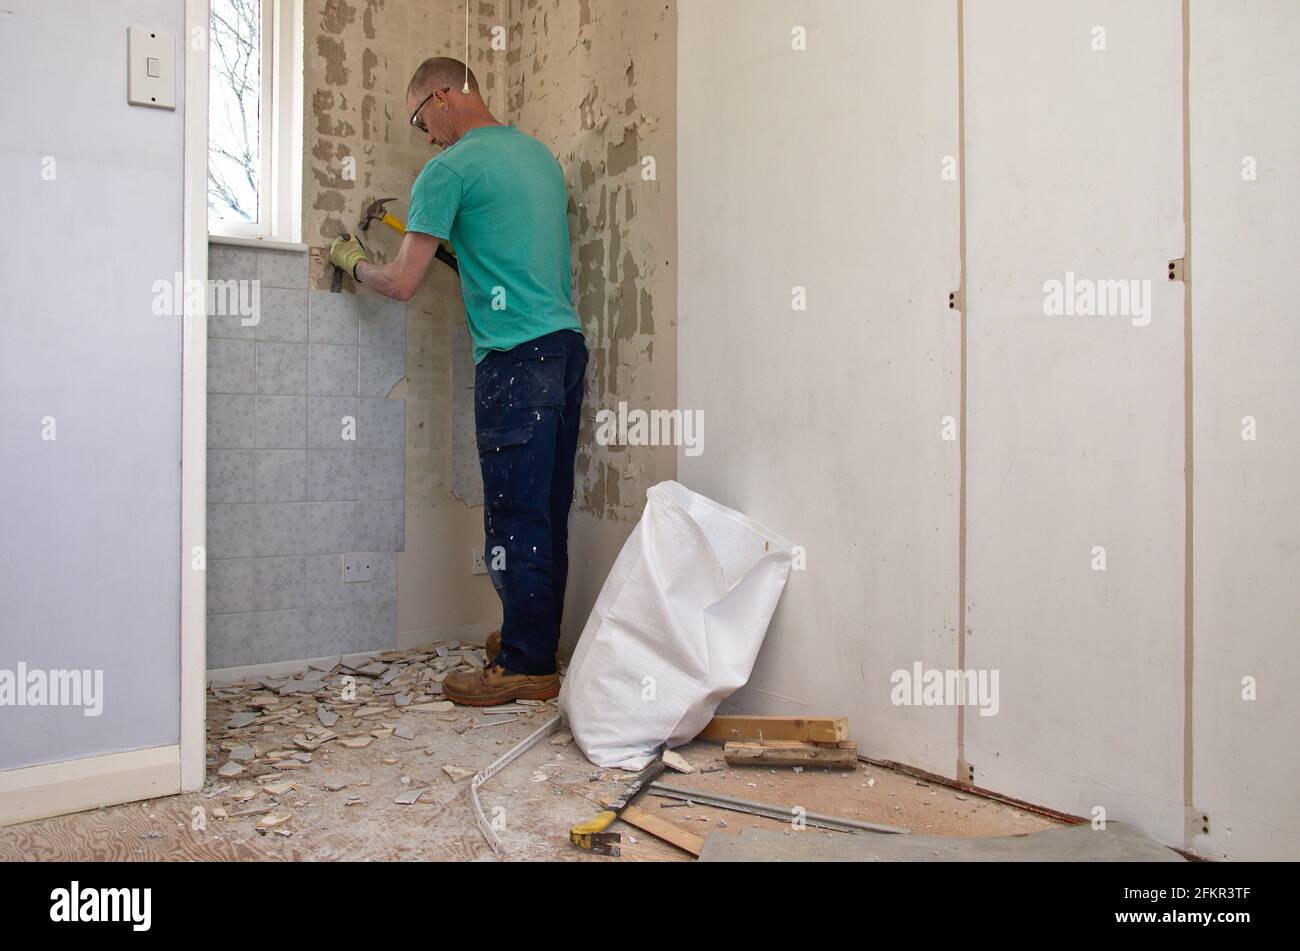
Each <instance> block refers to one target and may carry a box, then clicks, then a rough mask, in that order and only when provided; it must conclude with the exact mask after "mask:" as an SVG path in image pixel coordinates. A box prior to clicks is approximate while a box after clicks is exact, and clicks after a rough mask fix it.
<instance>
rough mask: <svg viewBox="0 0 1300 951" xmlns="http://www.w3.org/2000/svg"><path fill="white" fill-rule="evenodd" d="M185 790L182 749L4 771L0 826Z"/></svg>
mask: <svg viewBox="0 0 1300 951" xmlns="http://www.w3.org/2000/svg"><path fill="white" fill-rule="evenodd" d="M180 790H181V748H180V746H155V747H150V748H149V749H143V750H131V751H129V752H126V753H106V754H104V755H102V756H87V757H85V758H84V759H74V760H67V761H65V762H62V763H44V764H42V765H40V766H23V767H20V768H18V769H8V770H4V771H3V772H0V826H7V825H13V824H15V823H18V822H30V821H31V820H33V819H45V818H48V817H50V816H61V815H64V814H66V813H69V812H82V811H83V810H86V809H98V808H99V807H100V806H112V805H116V804H118V803H122V802H135V801H136V800H139V799H153V798H155V797H157V796H172V795H175V794H176V793H178V792H180Z"/></svg>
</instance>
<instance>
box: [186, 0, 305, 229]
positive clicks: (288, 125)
mask: <svg viewBox="0 0 1300 951" xmlns="http://www.w3.org/2000/svg"><path fill="white" fill-rule="evenodd" d="M261 12H262V23H261V29H262V82H261V88H260V93H261V103H260V107H259V113H258V115H259V119H260V123H259V132H258V135H259V141H258V151H259V157H260V159H261V163H260V164H261V168H260V170H259V173H260V178H259V181H258V190H257V205H258V207H257V221H236V220H234V219H228V218H212V217H211V215H209V218H208V237H209V238H211V239H213V240H215V241H218V242H219V241H221V240H223V239H225V240H228V241H230V242H231V243H240V244H247V243H251V244H266V245H277V244H278V245H294V246H296V245H298V244H299V243H300V242H301V241H302V141H303V135H302V110H303V54H302V46H303V5H302V0H262V11H261ZM268 60H269V64H270V68H269V70H268V68H267V66H268ZM268 80H269V81H268Z"/></svg>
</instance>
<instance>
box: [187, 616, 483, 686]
mask: <svg viewBox="0 0 1300 951" xmlns="http://www.w3.org/2000/svg"><path fill="white" fill-rule="evenodd" d="M496 629H497V625H495V624H462V625H459V626H458V627H443V628H437V629H436V630H432V631H412V632H409V633H405V634H398V635H397V646H396V647H395V648H381V649H378V650H372V651H362V652H360V653H356V654H344V655H343V662H344V663H345V664H347V665H348V666H349V667H360V666H363V665H365V664H367V663H369V661H370V658H372V657H377V656H379V655H380V654H382V653H384V651H385V650H416V649H418V648H422V647H428V646H430V645H431V644H435V643H437V642H438V641H463V642H465V643H467V644H482V643H483V642H484V641H485V640H487V636H488V633H489V632H491V631H494V630H496ZM338 658H339V655H338V654H331V655H329V656H327V657H303V658H300V659H298V660H277V661H271V662H269V663H266V664H249V665H247V666H244V667H218V668H214V669H212V670H209V671H208V683H209V684H210V685H213V686H223V685H225V684H233V683H238V682H239V681H241V680H256V679H258V678H261V677H283V676H285V675H286V674H297V673H301V672H302V671H304V670H306V669H307V668H308V667H309V666H310V665H311V664H314V663H328V662H329V661H332V660H338Z"/></svg>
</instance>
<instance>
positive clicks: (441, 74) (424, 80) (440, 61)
mask: <svg viewBox="0 0 1300 951" xmlns="http://www.w3.org/2000/svg"><path fill="white" fill-rule="evenodd" d="M466 81H468V82H469V88H470V91H471V92H475V93H477V92H478V80H477V79H475V78H474V71H473V70H472V69H467V67H466V66H465V64H464V63H462V62H461V61H460V60H458V59H452V58H451V57H450V56H431V57H429V58H428V59H426V60H425V61H424V62H423V63H421V64H420V68H419V69H417V70H416V71H415V75H414V76H412V77H411V81H410V83H409V84H407V87H406V94H407V95H408V96H416V97H418V98H420V99H423V98H424V97H425V96H427V95H429V93H431V92H433V91H434V90H435V89H442V88H443V87H446V86H451V87H452V88H453V89H456V90H458V91H459V90H461V89H463V88H464V86H465V83H466Z"/></svg>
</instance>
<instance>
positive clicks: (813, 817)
mask: <svg viewBox="0 0 1300 951" xmlns="http://www.w3.org/2000/svg"><path fill="white" fill-rule="evenodd" d="M650 792H651V793H652V794H657V795H660V796H667V797H668V798H669V799H684V800H688V801H690V802H697V803H699V804H700V805H701V806H712V807H714V808H715V809H730V810H731V811H732V812H747V813H749V814H750V815H752V816H764V817H765V818H768V819H776V820H777V821H778V822H790V821H791V820H792V819H794V818H795V813H794V811H793V807H792V808H789V809H787V808H783V807H781V806H773V805H772V804H770V803H766V802H754V801H753V800H750V799H736V798H734V797H732V796H722V795H719V794H716V793H707V792H704V791H703V790H699V789H683V788H682V787H680V786H669V785H667V784H665V783H651V784H650ZM802 821H803V823H804V824H805V825H810V826H816V827H817V828H819V829H830V830H831V831H832V832H848V833H852V834H853V835H856V834H857V833H859V832H881V833H885V834H888V835H910V834H911V832H912V830H911V829H904V828H902V827H900V826H885V825H879V824H877V823H875V822H861V821H859V820H857V819H842V818H840V817H839V816H827V815H822V814H821V813H818V812H805V813H804V814H803V816H802Z"/></svg>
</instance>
